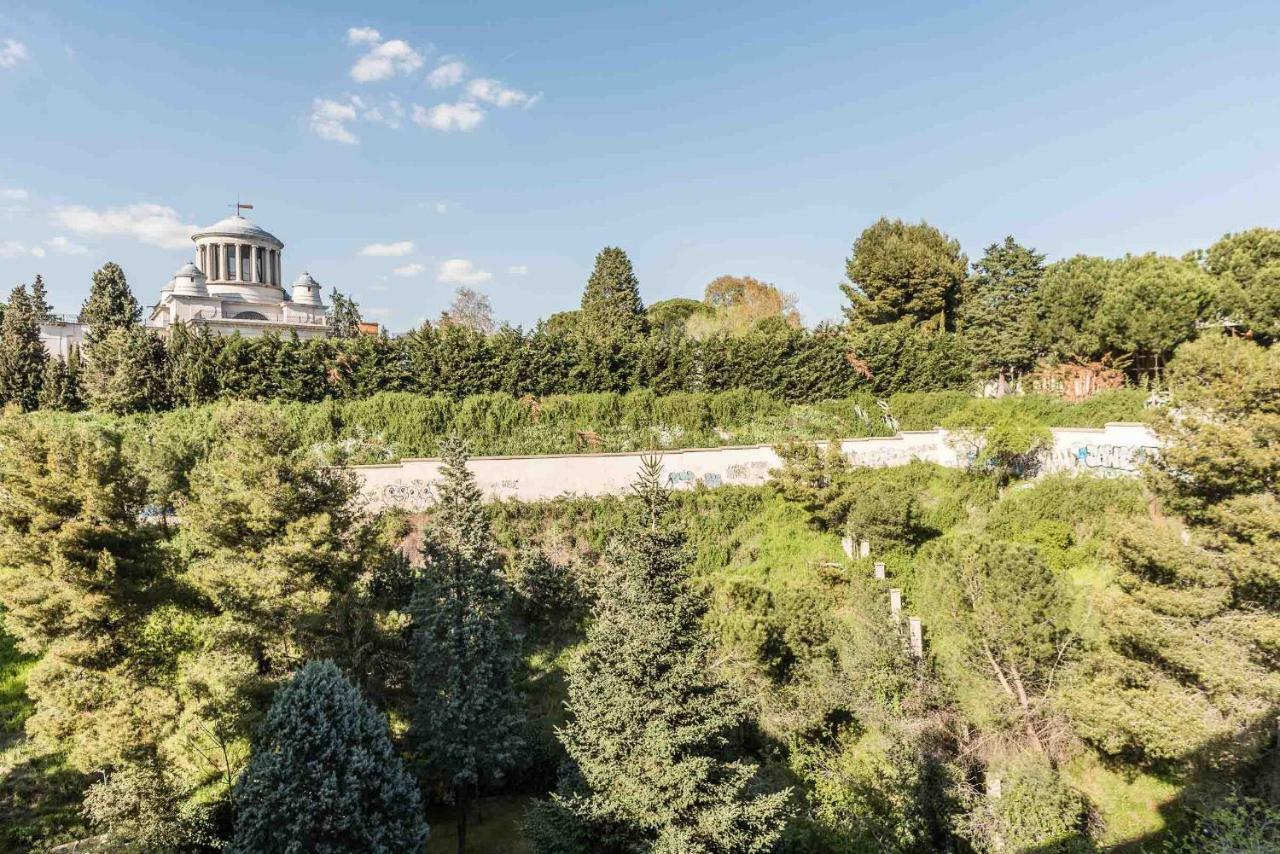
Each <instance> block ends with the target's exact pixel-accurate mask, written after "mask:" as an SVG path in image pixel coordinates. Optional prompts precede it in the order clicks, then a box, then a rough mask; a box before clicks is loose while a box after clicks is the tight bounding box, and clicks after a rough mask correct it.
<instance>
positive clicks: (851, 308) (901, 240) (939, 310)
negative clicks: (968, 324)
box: [840, 219, 969, 330]
mask: <svg viewBox="0 0 1280 854" xmlns="http://www.w3.org/2000/svg"><path fill="white" fill-rule="evenodd" d="M968 266H969V259H968V258H966V257H965V255H964V253H963V252H961V251H960V244H959V242H957V241H955V240H953V239H951V238H950V237H948V236H947V235H945V234H943V233H942V232H941V231H939V230H938V229H936V228H934V227H933V226H932V225H929V224H928V223H927V222H921V223H919V224H915V225H913V224H910V223H906V222H903V221H902V220H900V219H898V220H892V221H891V220H888V219H880V220H879V221H877V222H875V223H874V224H872V225H871V226H870V227H868V228H867V229H866V230H864V231H863V232H862V234H860V235H859V236H858V239H857V240H856V241H854V244H853V254H852V255H851V256H850V257H849V259H848V260H847V261H846V262H845V275H846V276H847V277H848V280H849V281H848V284H844V285H841V286H840V289H841V290H842V291H844V295H845V296H846V297H848V298H849V303H850V304H849V305H848V306H846V307H845V309H844V312H845V316H846V317H848V318H849V320H850V321H851V322H853V323H857V324H878V323H895V322H897V321H904V322H906V323H910V324H912V325H915V324H927V325H929V326H931V327H932V328H934V329H936V330H950V329H953V328H954V326H955V321H956V318H955V314H956V308H957V306H958V304H959V300H960V296H961V294H960V290H961V287H962V286H963V284H964V280H965V275H966V273H967V272H968V270H967V268H968Z"/></svg>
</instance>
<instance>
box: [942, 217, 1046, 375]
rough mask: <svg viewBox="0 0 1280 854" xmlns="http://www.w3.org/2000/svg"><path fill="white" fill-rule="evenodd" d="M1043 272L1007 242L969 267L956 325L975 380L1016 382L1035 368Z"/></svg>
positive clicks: (1038, 261) (1027, 253)
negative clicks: (959, 326) (1011, 379)
mask: <svg viewBox="0 0 1280 854" xmlns="http://www.w3.org/2000/svg"><path fill="white" fill-rule="evenodd" d="M1044 270H1045V266H1044V255H1043V254H1041V253H1039V252H1036V251H1035V250H1034V249H1028V248H1027V247H1025V246H1022V245H1021V244H1019V243H1018V242H1017V241H1016V240H1014V239H1013V237H1012V236H1009V237H1006V238H1005V239H1004V242H1003V243H993V244H991V245H990V246H988V247H987V250H986V252H984V253H983V255H982V258H981V259H980V260H978V261H976V262H975V263H974V265H973V273H974V274H973V276H972V277H971V278H970V279H969V282H968V285H967V292H966V294H965V300H964V308H963V311H962V314H961V321H962V328H963V331H964V335H965V338H966V339H967V341H968V344H969V349H970V350H972V351H973V358H974V368H975V369H976V370H977V371H978V372H979V373H980V375H982V376H984V377H991V376H996V375H1000V376H1010V377H1016V376H1018V375H1019V374H1022V373H1024V372H1026V371H1028V370H1030V369H1031V368H1032V367H1033V366H1034V365H1035V361H1036V358H1037V357H1038V356H1039V355H1040V352H1041V344H1040V342H1038V341H1037V340H1036V332H1037V331H1038V328H1039V325H1040V324H1039V296H1040V282H1041V280H1042V279H1043V278H1044Z"/></svg>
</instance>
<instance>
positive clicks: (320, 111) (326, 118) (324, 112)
mask: <svg viewBox="0 0 1280 854" xmlns="http://www.w3.org/2000/svg"><path fill="white" fill-rule="evenodd" d="M355 120H356V108H355V107H354V106H352V105H351V104H343V103H341V102H340V101H330V100H329V99H327V98H316V99H315V100H314V101H313V102H312V103H311V132H312V133H314V134H315V135H316V136H318V137H320V138H321V139H327V140H329V141H330V142H341V143H344V144H346V145H355V144H356V143H358V142H359V141H360V139H359V138H358V137H357V136H356V135H355V134H354V133H352V132H351V130H350V129H349V128H348V127H347V122H354V121H355Z"/></svg>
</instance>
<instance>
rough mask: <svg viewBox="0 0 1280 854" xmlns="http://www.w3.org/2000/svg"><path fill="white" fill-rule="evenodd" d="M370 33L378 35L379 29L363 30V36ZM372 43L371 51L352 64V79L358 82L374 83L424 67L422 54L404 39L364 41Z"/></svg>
mask: <svg viewBox="0 0 1280 854" xmlns="http://www.w3.org/2000/svg"><path fill="white" fill-rule="evenodd" d="M369 35H372V36H378V35H379V34H378V33H377V31H376V30H375V31H372V32H371V33H365V32H361V38H367V37H368V36H369ZM347 39H348V40H350V39H351V31H350V30H348V31H347ZM363 43H365V44H371V45H372V47H370V49H369V52H368V53H366V54H365V55H364V56H362V57H360V58H359V59H358V60H356V64H355V65H353V66H351V79H352V80H354V81H356V82H357V83H372V82H374V81H375V80H386V79H388V78H391V77H395V76H396V75H397V74H412V73H413V72H415V71H417V70H418V69H419V68H421V67H422V62H423V60H422V54H421V53H419V52H418V51H417V50H415V49H414V48H413V46H412V45H410V44H409V43H408V42H407V41H404V40H403V39H391V40H390V41H385V42H378V41H377V40H376V39H374V41H372V42H369V41H365V42H363Z"/></svg>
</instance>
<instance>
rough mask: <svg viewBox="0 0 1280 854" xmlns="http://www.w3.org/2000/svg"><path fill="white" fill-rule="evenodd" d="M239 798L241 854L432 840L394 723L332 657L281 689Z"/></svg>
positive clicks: (417, 846) (383, 847)
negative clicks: (395, 741)
mask: <svg viewBox="0 0 1280 854" xmlns="http://www.w3.org/2000/svg"><path fill="white" fill-rule="evenodd" d="M235 801H236V821H235V836H234V838H233V839H232V842H231V845H230V846H228V848H227V850H228V851H232V852H254V854H257V852H268V853H269V852H294V851H317V852H341V851H350V852H366V851H376V852H388V854H389V852H395V851H421V850H422V848H423V846H424V845H425V843H426V840H427V834H428V829H427V824H426V822H425V821H424V820H423V817H422V804H421V801H420V800H419V797H418V787H417V785H416V784H415V783H414V781H413V778H412V777H411V776H409V774H408V773H407V772H406V771H405V769H404V766H403V765H402V764H401V762H400V758H399V757H398V756H396V753H395V750H394V748H393V747H392V746H391V737H390V734H389V733H388V731H387V722H386V719H385V718H383V716H382V715H381V714H379V713H378V711H377V709H375V708H374V707H373V706H372V705H371V704H370V703H369V701H368V700H366V699H365V698H364V697H363V696H361V694H360V691H359V689H358V688H356V687H355V686H354V685H352V684H351V683H350V682H348V681H347V680H346V679H345V678H344V677H343V675H342V671H340V670H339V669H338V668H337V666H336V665H334V664H333V663H332V662H330V661H313V662H311V663H309V664H307V665H306V666H305V667H303V668H302V669H301V670H299V671H298V673H297V674H296V675H295V676H294V677H293V678H292V679H291V680H289V682H288V683H286V684H285V685H282V686H281V687H280V688H278V689H277V690H276V694H275V698H274V699H273V700H272V703H271V711H270V712H268V714H267V718H266V720H265V721H264V722H263V724H262V728H261V729H260V730H259V732H258V736H257V739H256V741H255V744H254V751H253V759H252V760H251V761H250V762H249V765H248V767H247V768H245V770H244V774H243V775H242V776H241V778H240V779H239V781H238V782H237V783H236V790H235Z"/></svg>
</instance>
